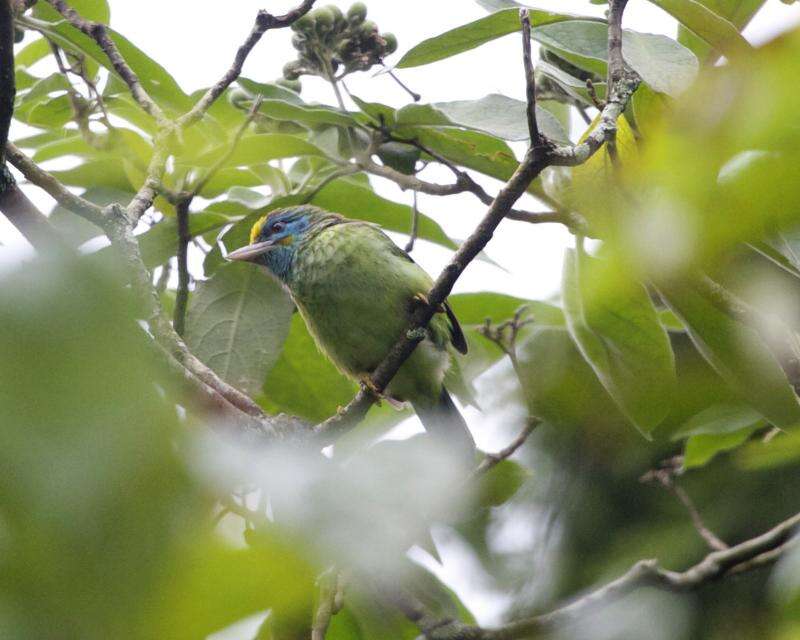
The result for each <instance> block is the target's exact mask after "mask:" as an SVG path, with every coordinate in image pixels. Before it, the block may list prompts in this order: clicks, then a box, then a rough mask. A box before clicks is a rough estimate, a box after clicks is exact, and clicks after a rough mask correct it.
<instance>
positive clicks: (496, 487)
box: [477, 460, 531, 507]
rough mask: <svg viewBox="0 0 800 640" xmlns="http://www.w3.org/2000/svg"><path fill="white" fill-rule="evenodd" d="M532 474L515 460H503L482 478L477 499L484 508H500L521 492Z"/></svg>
mask: <svg viewBox="0 0 800 640" xmlns="http://www.w3.org/2000/svg"><path fill="white" fill-rule="evenodd" d="M530 475H531V473H530V471H529V470H528V469H526V468H525V467H523V466H522V465H521V464H519V463H518V462H515V461H514V460H503V461H502V462H500V463H499V464H496V465H495V466H493V467H492V468H491V469H489V471H487V472H486V474H485V475H484V476H482V477H481V479H480V482H479V486H478V490H477V498H478V504H480V505H481V506H482V507H499V506H500V505H501V504H505V503H506V502H508V501H509V500H511V498H513V497H514V494H516V493H517V491H519V489H520V487H521V486H522V485H523V483H524V482H525V481H526V480H527V479H528V478H529V477H530Z"/></svg>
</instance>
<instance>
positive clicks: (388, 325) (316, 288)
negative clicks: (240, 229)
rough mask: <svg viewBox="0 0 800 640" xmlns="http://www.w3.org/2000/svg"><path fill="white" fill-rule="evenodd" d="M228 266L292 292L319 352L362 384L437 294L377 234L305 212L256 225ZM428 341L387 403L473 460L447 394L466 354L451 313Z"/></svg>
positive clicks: (290, 211)
mask: <svg viewBox="0 0 800 640" xmlns="http://www.w3.org/2000/svg"><path fill="white" fill-rule="evenodd" d="M228 259H229V260H245V261H249V262H254V263H256V264H259V265H262V266H265V267H266V268H267V269H269V271H271V272H272V274H273V275H274V276H276V277H277V278H278V279H279V280H280V281H281V282H282V283H283V284H284V286H285V287H286V288H287V289H288V290H289V293H290V294H291V296H292V298H293V299H294V302H295V304H296V305H297V308H298V309H299V311H300V313H301V314H302V316H303V319H304V320H305V323H306V326H307V327H308V330H309V332H310V333H311V335H312V336H313V337H314V339H315V340H316V343H317V346H318V347H319V348H320V350H321V351H322V352H323V353H324V354H325V355H327V356H328V358H330V360H331V361H332V362H333V363H334V364H335V365H336V366H337V367H338V369H339V370H340V371H341V372H342V373H344V374H345V375H347V376H349V377H351V378H353V379H355V380H358V381H360V382H362V383H367V384H368V383H369V382H368V381H369V375H370V374H371V373H372V371H373V370H374V369H375V368H376V367H377V366H378V364H380V362H381V361H382V360H383V359H384V358H385V357H386V354H387V353H388V352H389V350H390V349H391V348H392V346H393V345H394V344H395V342H397V340H398V339H399V338H400V336H402V334H403V332H404V331H406V330H407V329H408V327H409V324H410V322H411V316H412V314H413V312H414V309H415V305H416V304H419V303H420V301H422V300H425V295H426V294H427V293H428V291H430V288H431V286H432V284H433V282H432V280H431V278H430V276H428V274H427V273H425V271H423V270H422V268H420V267H419V266H418V265H417V264H416V263H415V262H414V261H413V260H412V259H411V257H410V256H409V255H408V254H407V253H405V252H404V251H403V250H402V249H400V248H399V247H398V246H397V245H395V244H394V243H393V242H392V241H391V240H390V239H389V237H388V236H386V234H384V233H383V231H381V230H380V229H379V228H378V227H377V226H376V225H374V224H370V223H367V222H361V221H357V220H350V219H348V218H345V217H343V216H340V215H338V214H336V213H331V212H329V211H325V210H323V209H320V208H319V207H313V206H309V205H303V206H297V207H290V208H286V209H277V210H276V211H273V212H272V213H270V214H269V215H268V216H265V217H263V218H261V219H260V220H259V221H258V222H256V224H255V225H254V226H253V229H252V231H251V233H250V244H249V245H248V246H246V247H242V248H241V249H238V250H236V251H234V252H232V253H230V254H229V255H228ZM426 333H427V335H426V338H425V339H424V340H423V341H422V342H421V343H420V344H419V345H418V346H417V348H416V349H415V350H414V353H413V354H412V355H411V357H410V358H409V359H408V360H406V362H405V363H404V364H403V366H402V367H401V368H400V370H399V371H398V372H397V374H396V375H395V376H394V378H393V379H392V381H391V382H390V384H389V385H388V387H387V389H386V390H385V392H384V395H385V396H386V397H388V398H391V399H395V400H400V401H409V402H410V403H411V405H412V406H413V407H414V410H415V411H416V412H417V415H418V416H419V418H420V420H421V421H422V423H423V425H424V426H425V428H426V430H427V431H429V432H430V433H431V435H433V436H434V437H437V438H438V439H439V440H441V441H443V442H445V443H446V444H447V445H448V446H449V447H458V448H460V449H465V450H469V451H473V450H474V447H475V444H474V442H473V440H472V436H471V435H470V432H469V430H468V428H467V425H466V423H465V422H464V418H463V417H462V416H461V414H460V413H459V412H458V409H457V408H456V406H455V405H454V404H453V401H452V399H451V398H450V394H449V393H448V392H447V389H445V387H444V378H445V372H447V371H448V369H451V368H452V369H451V371H450V375H449V378H452V379H453V380H454V383H455V384H458V383H459V382H460V376H459V375H458V369H457V364H456V363H455V362H454V361H453V360H452V359H451V353H450V351H451V347H454V348H455V349H456V350H457V351H460V352H461V353H466V352H467V342H466V339H465V338H464V334H463V332H462V331H461V327H460V326H459V324H458V320H457V319H456V317H455V315H454V314H453V312H452V310H451V309H450V307H449V306H448V305H447V303H445V304H444V305H442V309H441V312H440V313H437V314H436V315H435V316H434V318H433V319H432V320H431V322H430V324H429V325H428V328H427V332H426ZM454 365H455V366H454ZM453 374H455V375H453ZM461 384H462V385H463V382H462V383H461Z"/></svg>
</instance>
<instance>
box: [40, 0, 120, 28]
mask: <svg viewBox="0 0 800 640" xmlns="http://www.w3.org/2000/svg"><path fill="white" fill-rule="evenodd" d="M69 6H70V7H71V8H73V9H74V10H75V11H77V12H78V14H80V16H81V17H82V18H86V19H87V20H91V21H92V22H100V23H102V24H105V25H107V24H109V22H110V21H111V10H110V9H109V8H108V2H107V1H106V0H70V3H69ZM33 15H34V16H36V17H37V18H41V19H42V20H47V21H48V22H58V21H60V20H63V19H64V18H63V17H62V16H61V14H60V13H59V12H58V11H56V10H55V9H54V8H53V7H51V6H50V5H49V4H47V3H46V2H37V3H36V4H35V5H34V6H33Z"/></svg>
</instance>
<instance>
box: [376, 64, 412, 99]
mask: <svg viewBox="0 0 800 640" xmlns="http://www.w3.org/2000/svg"><path fill="white" fill-rule="evenodd" d="M381 64H383V63H381ZM386 73H388V74H389V77H390V78H391V79H392V80H394V81H395V82H396V83H397V84H398V85H399V86H400V88H401V89H403V91H405V92H406V93H407V94H408V95H409V96H411V99H412V100H413V101H414V102H419V101H420V100H421V99H422V96H421V95H419V94H418V93H417V92H416V91H412V90H411V89H409V88H408V85H407V84H405V83H404V82H403V81H402V80H400V78H398V77H397V74H396V73H395V72H394V71H392V69H391V68H389V67H386Z"/></svg>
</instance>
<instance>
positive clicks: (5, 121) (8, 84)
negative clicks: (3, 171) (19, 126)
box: [0, 0, 17, 164]
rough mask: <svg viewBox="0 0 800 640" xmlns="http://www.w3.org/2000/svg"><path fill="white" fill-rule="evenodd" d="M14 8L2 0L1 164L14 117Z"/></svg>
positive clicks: (0, 28)
mask: <svg viewBox="0 0 800 640" xmlns="http://www.w3.org/2000/svg"><path fill="white" fill-rule="evenodd" d="M16 93H17V86H16V83H15V79H14V9H13V7H12V6H11V0H0V164H2V163H3V162H4V161H5V159H4V155H3V154H4V150H5V146H6V141H7V140H8V130H9V128H10V127H11V118H13V117H14V98H15V96H16Z"/></svg>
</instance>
